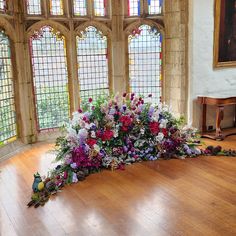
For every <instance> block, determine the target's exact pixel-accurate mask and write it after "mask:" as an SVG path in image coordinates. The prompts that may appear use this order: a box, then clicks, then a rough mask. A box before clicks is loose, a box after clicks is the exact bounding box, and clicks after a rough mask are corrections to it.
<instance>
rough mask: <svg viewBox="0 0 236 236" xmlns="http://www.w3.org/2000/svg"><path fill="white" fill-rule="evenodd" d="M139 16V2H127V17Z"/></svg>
mask: <svg viewBox="0 0 236 236" xmlns="http://www.w3.org/2000/svg"><path fill="white" fill-rule="evenodd" d="M139 15H140V0H128V16H139Z"/></svg>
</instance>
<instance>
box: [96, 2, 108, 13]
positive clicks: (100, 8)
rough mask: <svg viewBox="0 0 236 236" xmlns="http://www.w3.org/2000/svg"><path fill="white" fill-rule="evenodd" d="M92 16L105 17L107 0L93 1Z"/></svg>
mask: <svg viewBox="0 0 236 236" xmlns="http://www.w3.org/2000/svg"><path fill="white" fill-rule="evenodd" d="M93 4H94V5H93V7H94V15H95V16H106V15H107V14H106V7H107V0H93Z"/></svg>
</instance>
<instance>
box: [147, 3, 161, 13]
mask: <svg viewBox="0 0 236 236" xmlns="http://www.w3.org/2000/svg"><path fill="white" fill-rule="evenodd" d="M162 2H163V0H148V14H150V15H152V14H160V13H161V12H162Z"/></svg>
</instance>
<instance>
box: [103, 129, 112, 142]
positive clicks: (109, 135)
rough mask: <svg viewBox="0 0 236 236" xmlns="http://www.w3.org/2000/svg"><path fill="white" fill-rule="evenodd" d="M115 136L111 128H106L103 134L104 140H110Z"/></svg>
mask: <svg viewBox="0 0 236 236" xmlns="http://www.w3.org/2000/svg"><path fill="white" fill-rule="evenodd" d="M112 138H113V132H112V131H111V130H109V129H108V130H105V131H104V133H103V135H102V141H108V140H110V139H112Z"/></svg>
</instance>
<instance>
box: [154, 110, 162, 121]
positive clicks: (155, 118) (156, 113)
mask: <svg viewBox="0 0 236 236" xmlns="http://www.w3.org/2000/svg"><path fill="white" fill-rule="evenodd" d="M159 115H160V113H159V111H158V110H157V111H155V112H153V115H152V120H153V121H156V122H158V120H159Z"/></svg>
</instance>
